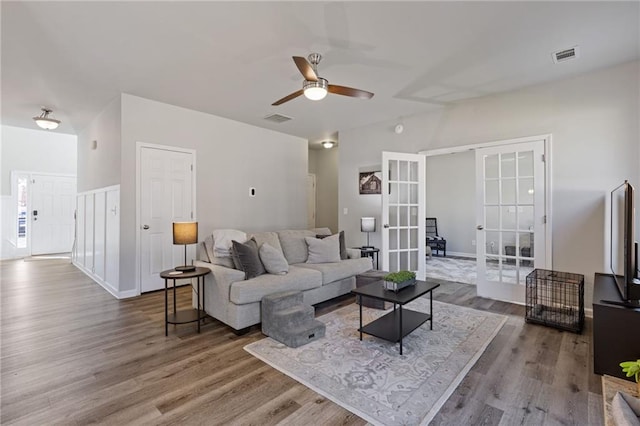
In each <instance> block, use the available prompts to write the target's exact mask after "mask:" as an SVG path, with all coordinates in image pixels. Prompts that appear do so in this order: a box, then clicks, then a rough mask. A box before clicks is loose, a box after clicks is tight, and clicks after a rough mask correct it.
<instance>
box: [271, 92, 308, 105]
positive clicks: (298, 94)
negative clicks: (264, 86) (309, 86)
mask: <svg viewBox="0 0 640 426" xmlns="http://www.w3.org/2000/svg"><path fill="white" fill-rule="evenodd" d="M303 93H304V92H303V90H302V89H300V90H297V91H295V92H293V93H291V94H289V95H287V96H285V97H284V98H282V99H278V100H277V101H275V102H274V103H272V104H271V105H273V106H276V105H280V104H283V103H285V102H289V101H290V100H291V99H295V98H297V97H298V96H300V95H302V94H303Z"/></svg>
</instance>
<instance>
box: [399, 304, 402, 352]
mask: <svg viewBox="0 0 640 426" xmlns="http://www.w3.org/2000/svg"><path fill="white" fill-rule="evenodd" d="M399 311H400V329H399V330H398V332H399V333H400V355H402V305H400V309H399Z"/></svg>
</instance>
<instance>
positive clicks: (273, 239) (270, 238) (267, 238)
mask: <svg viewBox="0 0 640 426" xmlns="http://www.w3.org/2000/svg"><path fill="white" fill-rule="evenodd" d="M249 238H254V239H255V240H256V243H258V248H260V247H261V246H262V245H263V244H265V243H267V244H269V245H270V246H271V247H273V248H275V249H276V250H278V251H279V252H280V253H282V254H283V255H284V253H283V252H282V246H281V245H280V238H278V233H277V232H256V233H254V234H252V235H251V237H249Z"/></svg>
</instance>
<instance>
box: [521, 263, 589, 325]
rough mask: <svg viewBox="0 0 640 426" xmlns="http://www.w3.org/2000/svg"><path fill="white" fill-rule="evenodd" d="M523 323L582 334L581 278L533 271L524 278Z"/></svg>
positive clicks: (566, 273) (582, 286) (542, 270)
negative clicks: (525, 283) (525, 281)
mask: <svg viewBox="0 0 640 426" xmlns="http://www.w3.org/2000/svg"><path fill="white" fill-rule="evenodd" d="M526 299H527V300H526V309H525V321H527V322H529V323H536V324H542V325H547V326H550V327H555V328H558V329H561V330H567V331H572V332H574V333H582V328H583V327H584V275H580V274H572V273H569V272H557V271H549V270H545V269H534V270H533V271H532V272H531V273H530V274H529V275H527V289H526Z"/></svg>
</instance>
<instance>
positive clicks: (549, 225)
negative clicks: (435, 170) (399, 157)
mask: <svg viewBox="0 0 640 426" xmlns="http://www.w3.org/2000/svg"><path fill="white" fill-rule="evenodd" d="M552 139H553V138H552V135H551V133H549V134H546V135H536V136H526V137H521V138H514V139H505V140H499V141H491V142H481V143H477V144H471V145H461V146H452V147H450V148H438V149H430V150H426V151H420V152H418V154H422V155H424V156H426V157H434V156H437V155H443V154H454V153H456V152H464V151H475V150H476V149H479V148H487V147H492V146H501V145H512V144H517V143H525V142H534V141H539V140H544V156H545V162H544V174H545V176H544V197H545V198H544V214H545V216H546V219H547V222H546V227H545V240H546V244H545V265H546V268H548V269H553V255H552V250H553V244H552V236H553V232H552V230H553V215H552V214H551V213H552V211H553V209H552V205H551V200H552V196H551V195H552V188H553V186H552V180H551V157H552V156H551V152H552V151H551V147H552Z"/></svg>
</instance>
